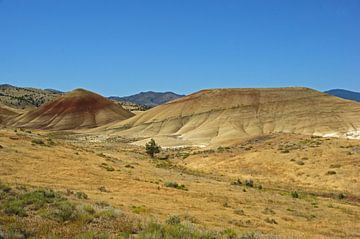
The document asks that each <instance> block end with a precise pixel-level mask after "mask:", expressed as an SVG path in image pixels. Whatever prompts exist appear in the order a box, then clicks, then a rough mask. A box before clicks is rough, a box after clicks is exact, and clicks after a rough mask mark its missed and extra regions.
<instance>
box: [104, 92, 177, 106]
mask: <svg viewBox="0 0 360 239" xmlns="http://www.w3.org/2000/svg"><path fill="white" fill-rule="evenodd" d="M183 96H184V95H178V94H175V93H173V92H154V91H147V92H141V93H139V94H136V95H130V96H126V97H117V96H112V97H109V99H111V100H120V101H127V102H132V103H136V104H139V105H145V106H150V107H153V106H157V105H161V104H164V103H166V102H169V101H172V100H175V99H178V98H180V97H183Z"/></svg>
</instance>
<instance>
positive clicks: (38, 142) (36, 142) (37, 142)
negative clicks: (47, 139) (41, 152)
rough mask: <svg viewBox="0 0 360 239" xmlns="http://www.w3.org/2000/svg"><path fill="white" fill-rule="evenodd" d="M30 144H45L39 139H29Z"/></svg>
mask: <svg viewBox="0 0 360 239" xmlns="http://www.w3.org/2000/svg"><path fill="white" fill-rule="evenodd" d="M31 143H32V144H38V145H45V143H44V141H43V140H41V139H33V140H31Z"/></svg>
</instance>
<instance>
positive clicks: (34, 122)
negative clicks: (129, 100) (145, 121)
mask: <svg viewBox="0 0 360 239" xmlns="http://www.w3.org/2000/svg"><path fill="white" fill-rule="evenodd" d="M131 116H133V114H132V113H131V112H129V111H127V110H125V109H124V108H122V107H121V106H120V105H118V104H116V103H114V102H112V101H110V100H108V99H106V98H104V97H102V96H100V95H98V94H95V93H93V92H90V91H87V90H83V89H77V90H74V91H72V92H69V93H66V94H64V95H62V96H60V97H59V98H57V99H56V100H54V101H52V102H50V103H48V104H45V105H42V106H41V107H39V108H37V109H34V110H31V111H29V112H27V113H25V114H23V115H21V116H19V117H16V118H15V119H13V120H12V121H11V122H10V124H11V125H12V126H16V127H24V128H37V129H51V130H66V129H81V128H93V127H97V126H101V125H104V124H107V123H110V122H113V121H119V120H124V119H127V118H129V117H131Z"/></svg>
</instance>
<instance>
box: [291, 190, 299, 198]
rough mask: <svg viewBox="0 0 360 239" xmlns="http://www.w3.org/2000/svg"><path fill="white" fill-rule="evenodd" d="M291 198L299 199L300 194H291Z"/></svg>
mask: <svg viewBox="0 0 360 239" xmlns="http://www.w3.org/2000/svg"><path fill="white" fill-rule="evenodd" d="M291 196H292V197H293V198H299V194H298V192H296V191H293V192H291Z"/></svg>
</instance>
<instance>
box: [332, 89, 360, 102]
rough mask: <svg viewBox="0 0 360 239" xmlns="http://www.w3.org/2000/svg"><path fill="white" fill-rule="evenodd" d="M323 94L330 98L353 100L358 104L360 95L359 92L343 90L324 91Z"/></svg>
mask: <svg viewBox="0 0 360 239" xmlns="http://www.w3.org/2000/svg"><path fill="white" fill-rule="evenodd" d="M325 93H326V94H329V95H332V96H336V97H339V98H343V99H346V100H354V101H358V102H360V93H359V92H354V91H349V90H343V89H333V90H328V91H325Z"/></svg>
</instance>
